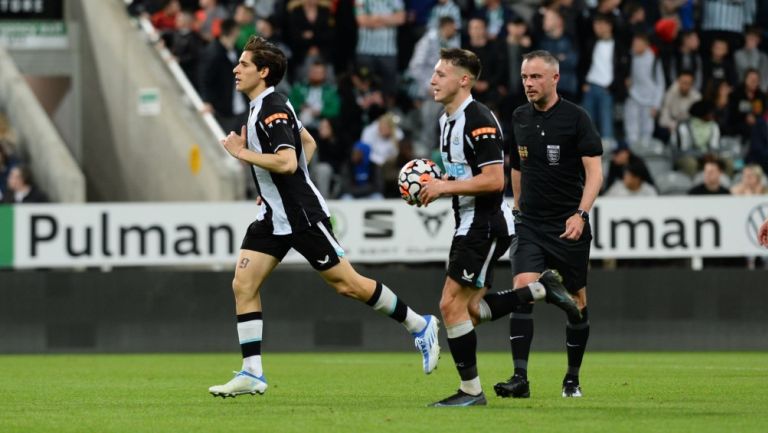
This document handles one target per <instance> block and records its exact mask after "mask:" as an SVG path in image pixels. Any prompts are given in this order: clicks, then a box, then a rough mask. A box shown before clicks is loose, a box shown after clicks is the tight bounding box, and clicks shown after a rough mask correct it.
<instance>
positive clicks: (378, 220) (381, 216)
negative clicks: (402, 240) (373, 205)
mask: <svg viewBox="0 0 768 433" xmlns="http://www.w3.org/2000/svg"><path fill="white" fill-rule="evenodd" d="M394 235H395V217H394V212H393V211H392V210H390V209H374V210H367V211H365V213H364V214H363V237H364V238H365V239H389V238H392V237H393V236H394Z"/></svg>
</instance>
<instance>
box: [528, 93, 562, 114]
mask: <svg viewBox="0 0 768 433" xmlns="http://www.w3.org/2000/svg"><path fill="white" fill-rule="evenodd" d="M562 102H563V97H562V96H561V95H560V94H559V93H558V94H557V102H555V105H553V106H552V108H550V109H549V110H547V111H539V110H537V109H536V107H534V106H533V103H532V102H529V103H528V104H530V106H531V110H532V111H533V113H534V114H537V115H539V116H544V118H546V119H549V118H550V117H551V116H552V114H554V113H555V111H557V108H558V107H560V104H562Z"/></svg>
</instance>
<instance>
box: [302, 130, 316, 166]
mask: <svg viewBox="0 0 768 433" xmlns="http://www.w3.org/2000/svg"><path fill="white" fill-rule="evenodd" d="M300 136H301V147H302V148H303V149H304V158H306V160H307V164H309V162H310V161H312V157H313V156H314V155H315V151H316V150H317V142H315V139H314V137H312V134H310V133H309V131H307V128H303V129H302V130H301V134H300Z"/></svg>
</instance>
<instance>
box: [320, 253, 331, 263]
mask: <svg viewBox="0 0 768 433" xmlns="http://www.w3.org/2000/svg"><path fill="white" fill-rule="evenodd" d="M328 260H331V258H330V257H329V256H328V254H326V255H325V258H324V259H322V260H318V261H317V263H318V264H320V265H324V264H326V263H328Z"/></svg>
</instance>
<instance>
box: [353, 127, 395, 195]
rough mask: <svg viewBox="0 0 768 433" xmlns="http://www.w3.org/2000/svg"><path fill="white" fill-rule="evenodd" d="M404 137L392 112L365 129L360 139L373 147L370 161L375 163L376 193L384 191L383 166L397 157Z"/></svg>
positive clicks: (373, 169) (373, 168)
mask: <svg viewBox="0 0 768 433" xmlns="http://www.w3.org/2000/svg"><path fill="white" fill-rule="evenodd" d="M403 137H404V134H403V131H402V130H401V129H400V128H399V127H398V126H397V124H396V123H395V116H394V115H393V114H392V113H385V114H383V115H382V116H381V117H379V118H378V119H377V120H376V121H375V122H373V123H371V124H370V125H368V126H366V127H365V128H364V129H363V134H362V136H361V137H360V141H362V142H363V143H365V144H367V145H369V146H370V147H371V150H370V161H371V164H372V165H373V167H372V171H373V173H374V179H375V182H374V187H375V192H376V193H379V194H383V193H384V184H383V175H382V168H383V167H384V164H386V163H387V162H390V161H392V160H394V159H395V158H396V157H397V152H398V149H399V148H400V141H401V140H402V139H403Z"/></svg>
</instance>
